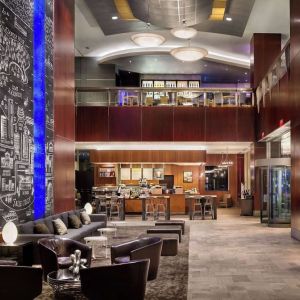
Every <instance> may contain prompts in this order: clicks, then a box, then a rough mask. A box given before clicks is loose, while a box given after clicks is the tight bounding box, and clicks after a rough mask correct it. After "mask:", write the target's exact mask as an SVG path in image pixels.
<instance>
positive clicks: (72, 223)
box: [68, 215, 82, 229]
mask: <svg viewBox="0 0 300 300" xmlns="http://www.w3.org/2000/svg"><path fill="white" fill-rule="evenodd" d="M68 219H69V227H70V228H76V229H78V228H80V227H82V223H81V221H80V219H79V218H78V217H77V216H76V215H69V217H68Z"/></svg>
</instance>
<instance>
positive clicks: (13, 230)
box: [2, 221, 18, 245]
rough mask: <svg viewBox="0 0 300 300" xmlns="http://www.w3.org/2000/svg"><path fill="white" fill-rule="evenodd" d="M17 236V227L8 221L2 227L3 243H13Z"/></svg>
mask: <svg viewBox="0 0 300 300" xmlns="http://www.w3.org/2000/svg"><path fill="white" fill-rule="evenodd" d="M17 237H18V229H17V226H16V225H15V223H14V222H12V221H8V222H7V223H6V224H5V225H4V227H3V229H2V238H3V241H4V243H5V244H7V245H13V244H14V242H15V241H16V240H17Z"/></svg>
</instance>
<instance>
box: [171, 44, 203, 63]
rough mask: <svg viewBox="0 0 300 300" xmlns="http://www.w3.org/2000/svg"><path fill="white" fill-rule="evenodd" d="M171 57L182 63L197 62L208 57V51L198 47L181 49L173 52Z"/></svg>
mask: <svg viewBox="0 0 300 300" xmlns="http://www.w3.org/2000/svg"><path fill="white" fill-rule="evenodd" d="M170 53H171V55H172V56H174V57H175V58H177V59H179V60H181V61H188V62H189V61H197V60H199V59H202V58H203V57H205V56H207V55H208V51H207V50H206V49H203V48H198V47H179V48H175V49H173V50H171V52H170Z"/></svg>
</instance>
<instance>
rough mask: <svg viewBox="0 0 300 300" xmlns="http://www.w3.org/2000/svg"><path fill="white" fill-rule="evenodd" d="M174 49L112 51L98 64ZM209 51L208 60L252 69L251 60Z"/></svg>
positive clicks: (101, 58) (166, 52)
mask: <svg viewBox="0 0 300 300" xmlns="http://www.w3.org/2000/svg"><path fill="white" fill-rule="evenodd" d="M173 48H174V47H169V46H160V47H154V48H149V47H147V48H143V47H140V48H132V49H123V50H118V51H112V52H109V53H107V54H105V55H103V56H101V57H99V59H98V63H99V64H101V63H105V62H109V61H111V60H115V59H118V58H122V57H133V56H139V55H154V54H156V55H158V54H163V55H166V54H169V53H170V51H171V50H172V49H173ZM207 50H208V56H207V57H206V59H208V60H211V61H215V62H219V63H220V62H221V63H226V64H229V65H234V66H238V67H244V68H249V67H250V59H249V60H248V59H244V58H240V57H236V56H232V55H230V54H226V53H220V52H215V51H210V50H209V49H207Z"/></svg>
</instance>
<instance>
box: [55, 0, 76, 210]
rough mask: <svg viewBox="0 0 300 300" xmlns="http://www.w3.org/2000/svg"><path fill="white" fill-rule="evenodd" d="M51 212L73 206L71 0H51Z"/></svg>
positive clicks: (72, 20) (72, 15)
mask: <svg viewBox="0 0 300 300" xmlns="http://www.w3.org/2000/svg"><path fill="white" fill-rule="evenodd" d="M53 40H54V99H53V101H54V103H53V104H54V213H58V212H62V211H66V210H71V209H73V208H74V206H75V203H74V199H75V197H74V195H75V192H74V190H75V168H74V158H75V100H74V95H75V93H74V89H75V84H74V81H75V75H74V74H75V68H74V59H75V57H74V0H55V1H54V36H53Z"/></svg>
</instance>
